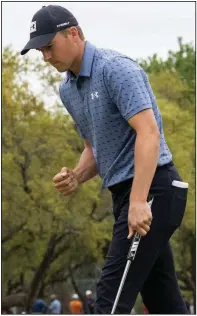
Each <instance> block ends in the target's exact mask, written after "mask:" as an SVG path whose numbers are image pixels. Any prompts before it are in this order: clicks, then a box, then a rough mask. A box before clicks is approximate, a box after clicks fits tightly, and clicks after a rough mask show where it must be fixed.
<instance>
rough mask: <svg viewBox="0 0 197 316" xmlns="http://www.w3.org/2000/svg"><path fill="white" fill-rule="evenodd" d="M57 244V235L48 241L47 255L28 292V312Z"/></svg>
mask: <svg viewBox="0 0 197 316" xmlns="http://www.w3.org/2000/svg"><path fill="white" fill-rule="evenodd" d="M55 245H56V237H55V236H52V237H51V239H50V240H49V242H48V247H47V250H46V252H45V255H44V257H43V260H42V262H41V263H40V265H39V267H38V268H37V270H36V273H35V275H34V278H33V280H32V282H31V286H30V289H29V293H28V299H27V305H26V310H27V312H29V310H30V306H31V304H32V300H33V298H34V296H35V294H36V292H37V289H38V286H39V284H40V282H41V281H42V279H43V276H44V272H45V271H46V270H47V269H48V267H49V265H50V262H51V258H52V256H53V253H54V250H55Z"/></svg>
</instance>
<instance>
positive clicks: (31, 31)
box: [30, 21, 36, 33]
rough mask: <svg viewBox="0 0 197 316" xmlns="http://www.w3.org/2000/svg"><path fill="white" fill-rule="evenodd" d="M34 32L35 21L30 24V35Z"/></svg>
mask: <svg viewBox="0 0 197 316" xmlns="http://www.w3.org/2000/svg"><path fill="white" fill-rule="evenodd" d="M33 32H36V21H33V22H31V25H30V33H33Z"/></svg>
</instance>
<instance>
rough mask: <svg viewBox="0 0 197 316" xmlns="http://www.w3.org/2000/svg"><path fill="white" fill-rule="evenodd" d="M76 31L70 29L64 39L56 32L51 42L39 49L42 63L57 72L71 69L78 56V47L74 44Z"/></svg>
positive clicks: (63, 36) (62, 35)
mask: <svg viewBox="0 0 197 316" xmlns="http://www.w3.org/2000/svg"><path fill="white" fill-rule="evenodd" d="M76 40H77V31H76V29H75V28H71V29H70V32H69V33H68V34H67V37H65V35H64V34H62V33H60V32H58V33H57V34H56V35H55V37H54V38H53V39H52V41H51V42H50V43H49V44H48V45H47V46H44V47H42V48H40V49H39V51H41V52H42V54H43V58H44V61H46V62H48V63H50V64H51V65H52V66H53V67H55V68H56V69H57V71H59V72H64V71H67V70H69V69H70V68H71V66H72V64H73V62H74V60H75V58H76V57H77V54H78V46H77V43H76Z"/></svg>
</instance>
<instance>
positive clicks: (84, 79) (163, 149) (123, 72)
mask: <svg viewBox="0 0 197 316" xmlns="http://www.w3.org/2000/svg"><path fill="white" fill-rule="evenodd" d="M60 97H61V100H62V102H63V104H64V106H65V107H66V109H67V111H68V112H69V113H70V115H71V116H72V118H73V120H74V121H75V123H76V126H77V128H78V131H79V133H80V135H81V137H83V138H84V139H87V140H88V141H89V143H90V144H91V146H92V149H93V154H94V158H95V161H96V164H97V169H98V173H99V175H100V177H101V178H102V180H103V187H109V186H111V185H114V184H117V183H119V182H122V181H124V180H127V179H129V178H132V177H133V176H134V147H135V139H136V132H135V130H134V129H132V128H131V126H130V125H129V123H128V119H129V118H131V117H132V116H134V115H135V114H137V113H138V112H140V111H142V110H144V109H150V108H151V109H152V110H153V112H154V115H155V119H156V121H157V125H158V128H159V131H160V155H159V160H158V165H159V166H162V165H164V164H166V163H168V162H170V161H171V160H172V155H171V153H170V151H169V148H168V146H167V144H166V142H165V138H164V133H163V128H162V118H161V114H160V112H159V109H158V106H157V103H156V100H155V97H154V94H153V92H152V89H151V86H150V84H149V81H148V78H147V76H146V74H145V72H144V71H143V69H142V68H141V67H140V66H139V65H138V64H137V63H136V62H135V61H133V60H132V59H131V58H129V57H127V56H124V55H122V54H120V53H118V52H115V51H112V50H108V49H98V48H96V47H95V46H93V45H92V44H90V43H89V42H86V46H85V51H84V56H83V61H82V64H81V69H80V73H79V75H78V76H77V77H75V76H74V75H73V74H72V73H71V72H69V71H68V72H67V75H66V78H65V79H64V80H63V81H62V82H61V84H60Z"/></svg>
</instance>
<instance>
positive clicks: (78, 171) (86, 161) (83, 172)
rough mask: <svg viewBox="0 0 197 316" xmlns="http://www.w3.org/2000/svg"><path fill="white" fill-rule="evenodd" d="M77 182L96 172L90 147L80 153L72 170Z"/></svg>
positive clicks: (93, 175) (87, 178) (88, 178)
mask: <svg viewBox="0 0 197 316" xmlns="http://www.w3.org/2000/svg"><path fill="white" fill-rule="evenodd" d="M73 171H74V173H75V175H76V178H77V181H78V183H79V184H81V183H84V182H86V181H88V180H90V179H91V178H93V177H95V176H96V175H97V174H98V171H97V168H96V161H95V159H94V156H93V153H92V149H90V148H85V149H84V151H83V152H82V154H81V157H80V160H79V162H78V164H77V166H76V167H75V169H74V170H73Z"/></svg>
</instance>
